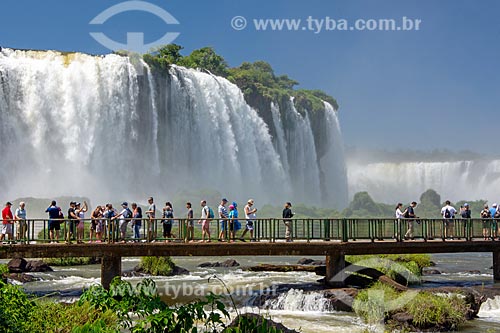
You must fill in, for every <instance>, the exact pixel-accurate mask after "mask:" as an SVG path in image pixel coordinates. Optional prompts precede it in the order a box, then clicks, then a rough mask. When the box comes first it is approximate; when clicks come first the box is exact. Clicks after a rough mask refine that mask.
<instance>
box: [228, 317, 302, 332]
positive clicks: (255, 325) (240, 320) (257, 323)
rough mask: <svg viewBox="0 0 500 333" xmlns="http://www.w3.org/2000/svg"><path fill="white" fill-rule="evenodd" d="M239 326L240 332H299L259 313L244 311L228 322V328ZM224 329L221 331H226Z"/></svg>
mask: <svg viewBox="0 0 500 333" xmlns="http://www.w3.org/2000/svg"><path fill="white" fill-rule="evenodd" d="M235 327H239V328H240V329H241V331H242V332H257V329H258V331H259V332H266V331H271V330H272V329H275V330H276V331H278V332H283V333H299V332H298V331H295V330H292V329H289V328H287V327H285V326H284V325H283V324H281V323H277V322H275V321H272V320H271V319H266V318H264V317H263V316H261V315H258V314H255V313H244V314H241V315H238V316H236V318H234V320H233V321H232V322H231V323H230V324H229V326H228V328H235ZM228 331H229V330H228V329H225V330H224V331H222V332H228Z"/></svg>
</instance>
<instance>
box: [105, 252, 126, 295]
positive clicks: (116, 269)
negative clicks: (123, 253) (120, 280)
mask: <svg viewBox="0 0 500 333" xmlns="http://www.w3.org/2000/svg"><path fill="white" fill-rule="evenodd" d="M121 275H122V257H120V256H116V255H107V256H103V257H102V259H101V285H102V286H103V288H104V289H106V290H109V286H110V285H111V281H113V279H114V278H115V276H121Z"/></svg>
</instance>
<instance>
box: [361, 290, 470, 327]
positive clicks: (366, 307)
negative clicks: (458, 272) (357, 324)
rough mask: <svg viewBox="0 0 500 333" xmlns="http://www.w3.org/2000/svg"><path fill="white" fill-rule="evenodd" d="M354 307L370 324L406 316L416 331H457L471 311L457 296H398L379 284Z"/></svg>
mask: <svg viewBox="0 0 500 333" xmlns="http://www.w3.org/2000/svg"><path fill="white" fill-rule="evenodd" d="M352 307H353V309H354V311H355V312H356V314H357V315H358V316H360V317H361V318H363V320H365V321H366V322H369V323H377V322H382V321H387V320H388V319H389V318H390V315H391V314H392V313H396V312H407V313H408V314H410V315H411V316H412V317H413V322H412V323H413V325H414V326H415V327H417V328H420V329H428V328H432V327H438V328H441V327H445V328H446V329H448V330H452V329H457V327H458V326H459V325H460V324H461V323H463V322H465V320H466V314H467V309H468V307H467V305H466V303H465V300H464V299H463V298H461V297H460V296H458V295H449V296H441V295H435V294H432V293H429V292H419V291H416V290H410V291H406V292H398V291H396V290H394V289H393V288H392V287H390V286H387V285H384V284H382V283H380V282H378V283H375V284H374V285H373V286H372V287H371V288H369V289H365V290H363V291H361V292H360V293H359V294H358V295H357V296H356V298H355V300H354V302H353V306H352Z"/></svg>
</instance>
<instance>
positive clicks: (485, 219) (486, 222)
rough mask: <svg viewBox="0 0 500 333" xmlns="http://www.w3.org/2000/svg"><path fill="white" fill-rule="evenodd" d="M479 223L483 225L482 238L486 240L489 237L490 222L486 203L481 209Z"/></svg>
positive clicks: (489, 213)
mask: <svg viewBox="0 0 500 333" xmlns="http://www.w3.org/2000/svg"><path fill="white" fill-rule="evenodd" d="M480 215H481V219H482V220H481V223H482V225H483V237H484V240H487V239H488V237H490V222H491V212H490V208H489V207H488V205H484V208H483V210H482V211H481V214H480Z"/></svg>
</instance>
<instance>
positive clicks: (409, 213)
mask: <svg viewBox="0 0 500 333" xmlns="http://www.w3.org/2000/svg"><path fill="white" fill-rule="evenodd" d="M415 207H417V202H415V201H413V202H412V203H411V204H410V205H409V206H408V207H407V208H406V209H405V211H404V212H403V216H404V217H405V219H406V225H407V230H406V233H405V237H404V238H405V240H408V239H411V240H413V239H414V236H413V222H414V221H415V220H414V219H415V218H417V216H415Z"/></svg>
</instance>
